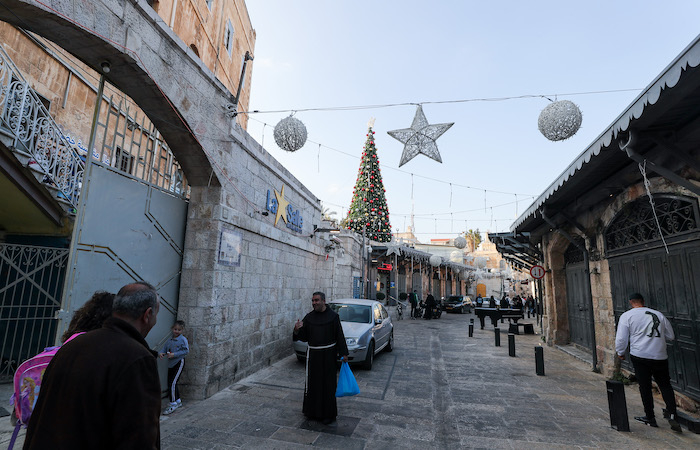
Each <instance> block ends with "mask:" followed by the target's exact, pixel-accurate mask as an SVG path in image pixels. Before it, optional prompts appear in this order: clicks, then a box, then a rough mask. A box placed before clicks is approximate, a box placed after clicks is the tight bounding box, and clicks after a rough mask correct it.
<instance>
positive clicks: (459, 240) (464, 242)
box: [454, 236, 467, 248]
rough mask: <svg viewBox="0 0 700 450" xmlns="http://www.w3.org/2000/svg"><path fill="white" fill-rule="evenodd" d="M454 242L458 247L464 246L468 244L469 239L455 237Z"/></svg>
mask: <svg viewBox="0 0 700 450" xmlns="http://www.w3.org/2000/svg"><path fill="white" fill-rule="evenodd" d="M454 244H455V247H457V248H464V247H466V246H467V240H466V239H465V238H464V237H462V236H459V237H457V238H456V239H455V242H454Z"/></svg>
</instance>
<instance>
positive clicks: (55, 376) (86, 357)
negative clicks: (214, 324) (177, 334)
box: [24, 281, 160, 450]
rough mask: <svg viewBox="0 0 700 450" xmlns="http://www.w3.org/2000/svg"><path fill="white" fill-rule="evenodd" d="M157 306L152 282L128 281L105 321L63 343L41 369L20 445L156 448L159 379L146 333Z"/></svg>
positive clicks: (76, 447)
mask: <svg viewBox="0 0 700 450" xmlns="http://www.w3.org/2000/svg"><path fill="white" fill-rule="evenodd" d="M159 307H160V302H159V299H158V294H157V293H156V290H155V288H154V287H153V286H151V285H150V284H148V283H146V282H143V281H140V282H136V283H132V284H128V285H126V286H124V287H123V288H121V289H120V290H119V293H117V295H116V297H115V298H114V304H113V311H112V317H110V318H109V319H107V320H106V321H105V322H104V324H103V326H102V328H100V329H98V330H94V331H91V332H89V333H86V334H84V335H81V336H78V337H77V338H75V339H73V340H72V341H70V342H68V343H67V344H65V345H64V346H63V347H61V349H60V350H59V351H58V353H56V356H54V358H53V360H52V361H51V363H50V364H49V366H48V368H47V369H46V373H45V374H44V377H43V380H42V385H41V392H40V394H39V399H38V400H37V404H36V407H35V408H34V411H33V413H32V417H31V419H30V421H29V426H28V428H27V436H26V438H25V443H24V448H25V449H46V448H50V449H72V450H75V449H97V448H99V449H117V448H119V449H122V448H123V449H126V448H134V449H135V448H139V449H157V448H160V424H159V416H160V380H159V378H158V369H157V367H156V356H155V352H153V351H151V350H150V349H149V347H148V344H146V341H145V339H144V338H145V337H146V335H147V334H148V332H149V331H150V330H151V328H153V326H154V325H155V324H156V318H157V315H158V309H159Z"/></svg>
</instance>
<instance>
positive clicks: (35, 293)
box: [0, 243, 68, 382]
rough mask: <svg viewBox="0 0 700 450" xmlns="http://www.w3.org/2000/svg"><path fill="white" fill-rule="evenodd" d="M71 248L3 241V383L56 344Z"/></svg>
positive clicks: (0, 291)
mask: <svg viewBox="0 0 700 450" xmlns="http://www.w3.org/2000/svg"><path fill="white" fill-rule="evenodd" d="M67 262H68V249H67V248H54V247H37V246H33V245H19V244H7V243H3V244H0V358H2V359H1V360H0V361H1V362H0V382H10V381H11V380H12V377H13V375H14V373H15V370H16V369H17V367H18V366H19V364H21V363H22V362H23V361H24V360H26V359H29V358H31V357H32V356H34V355H36V354H37V353H39V352H41V351H42V350H43V349H44V348H45V347H49V346H51V345H53V343H54V339H55V337H56V311H58V309H59V308H60V305H61V289H62V288H63V283H64V278H65V273H66V267H67Z"/></svg>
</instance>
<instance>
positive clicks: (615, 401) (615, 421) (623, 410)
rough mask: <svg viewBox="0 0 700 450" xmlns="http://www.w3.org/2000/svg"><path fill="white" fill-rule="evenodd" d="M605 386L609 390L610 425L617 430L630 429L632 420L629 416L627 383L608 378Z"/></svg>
mask: <svg viewBox="0 0 700 450" xmlns="http://www.w3.org/2000/svg"><path fill="white" fill-rule="evenodd" d="M605 387H606V388H607V391H608V409H610V426H611V427H613V428H615V429H616V430H617V431H629V430H630V422H629V418H628V417H627V401H626V400H625V385H624V384H622V382H620V381H612V380H607V381H606V382H605Z"/></svg>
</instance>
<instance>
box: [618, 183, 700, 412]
mask: <svg viewBox="0 0 700 450" xmlns="http://www.w3.org/2000/svg"><path fill="white" fill-rule="evenodd" d="M698 206H699V205H698V201H697V199H695V198H689V197H681V196H676V195H667V194H654V211H653V212H652V209H651V203H650V202H649V199H648V197H643V198H640V199H638V200H635V201H634V202H631V203H629V204H627V205H625V207H623V208H622V209H621V210H620V212H619V213H618V214H617V215H616V216H615V218H614V219H613V220H612V221H611V223H610V224H609V225H608V227H607V228H606V231H605V250H606V254H607V256H608V264H609V267H610V289H611V294H612V297H613V310H614V313H615V322H617V320H618V319H619V317H620V315H621V314H622V313H623V312H625V311H627V310H628V309H629V303H628V299H629V295H630V294H631V293H634V292H639V293H641V294H642V295H643V296H644V298H645V300H646V305H647V306H649V307H651V308H654V309H657V310H659V311H661V312H662V313H663V314H664V315H665V316H666V317H667V318H668V320H669V321H670V322H671V325H672V326H673V331H674V333H675V335H676V339H675V341H673V342H670V343H668V364H669V372H670V375H671V382H672V384H673V386H674V388H676V389H677V390H679V391H680V392H682V393H684V394H686V395H688V396H689V397H692V398H694V399H696V400H700V296H699V295H698V293H700V227H698V224H699V223H700V208H699V207H698ZM657 218H658V221H657ZM659 234H663V236H664V241H662V240H661V238H660V237H659ZM664 243H665V244H666V245H667V246H668V252H667V251H666V248H665V247H664ZM626 367H628V368H630V369H631V366H629V365H627V366H626Z"/></svg>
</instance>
